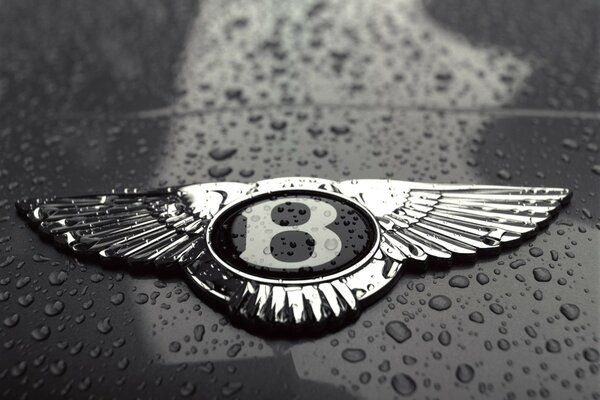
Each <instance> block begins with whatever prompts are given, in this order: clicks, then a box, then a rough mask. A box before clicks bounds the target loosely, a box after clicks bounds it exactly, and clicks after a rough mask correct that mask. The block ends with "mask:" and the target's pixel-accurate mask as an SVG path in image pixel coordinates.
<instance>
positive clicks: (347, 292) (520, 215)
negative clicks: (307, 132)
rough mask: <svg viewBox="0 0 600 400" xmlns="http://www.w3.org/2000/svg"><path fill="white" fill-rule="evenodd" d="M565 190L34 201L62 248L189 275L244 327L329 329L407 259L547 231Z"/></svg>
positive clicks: (266, 192) (289, 186) (382, 189)
mask: <svg viewBox="0 0 600 400" xmlns="http://www.w3.org/2000/svg"><path fill="white" fill-rule="evenodd" d="M570 195H571V193H570V191H569V190H568V189H560V188H526V187H505V186H483V185H437V184H420V183H413V182H402V181H393V180H376V179H373V180H370V179H364V180H351V181H344V182H335V181H331V180H326V179H317V178H276V179H268V180H263V181H259V182H256V183H254V184H245V183H230V182H222V183H205V184H196V185H188V186H182V187H177V188H166V189H159V190H155V191H150V192H144V193H141V192H140V193H138V192H137V191H126V192H124V193H120V194H116V193H111V194H106V195H95V196H94V195H92V196H81V197H68V198H41V199H27V200H22V201H18V202H17V208H18V209H19V211H20V212H21V213H23V214H25V215H26V216H27V217H28V218H29V219H30V220H31V221H32V222H34V223H36V224H37V225H38V226H39V229H40V230H41V231H42V232H44V233H46V234H48V235H50V236H51V237H52V238H54V239H55V240H56V241H57V242H58V243H61V244H63V245H66V246H67V247H69V248H70V249H72V250H74V251H76V252H80V253H92V254H99V255H100V256H101V257H102V258H106V259H111V260H119V259H120V260H125V261H126V262H127V263H128V264H129V265H139V266H140V267H141V268H143V269H149V268H156V269H158V270H165V269H173V268H175V269H183V271H184V272H185V274H186V276H187V277H188V278H189V279H188V281H189V284H190V286H191V287H192V288H193V289H195V290H197V291H198V292H199V293H202V294H205V295H207V297H208V298H209V299H211V300H214V301H216V303H218V304H220V305H222V306H224V307H225V309H226V310H228V312H229V314H230V315H231V316H232V317H234V318H235V319H237V320H241V321H244V322H248V323H251V324H252V325H253V326H259V327H262V328H268V329H270V330H275V331H277V332H280V331H284V330H285V331H290V330H291V331H294V332H301V331H302V332H306V331H313V332H314V331H318V330H320V329H323V328H327V327H332V326H340V325H342V324H344V323H345V322H347V321H350V320H353V319H354V318H356V317H357V316H358V314H359V311H360V309H361V307H364V306H365V305H366V304H368V303H369V302H371V301H373V300H375V299H376V298H377V297H378V296H380V295H382V294H383V293H384V291H385V289H386V288H388V287H389V286H390V285H391V284H392V283H393V282H394V281H395V279H397V278H398V277H399V276H400V272H401V269H402V267H403V266H404V265H406V263H407V261H409V260H415V261H417V262H425V261H427V260H429V259H442V260H450V259H451V258H455V257H462V258H467V259H469V258H471V259H473V258H474V257H476V256H477V255H480V254H489V253H495V252H498V251H499V250H500V247H501V246H506V245H514V244H517V243H519V242H520V240H521V239H522V238H523V237H527V236H529V235H532V234H534V233H535V232H536V231H537V229H538V228H539V227H540V226H542V225H543V224H544V223H546V222H547V221H548V220H549V219H550V217H551V216H552V215H553V214H554V213H555V211H556V210H557V209H558V208H559V207H560V205H561V203H566V202H567V201H568V199H569V197H570Z"/></svg>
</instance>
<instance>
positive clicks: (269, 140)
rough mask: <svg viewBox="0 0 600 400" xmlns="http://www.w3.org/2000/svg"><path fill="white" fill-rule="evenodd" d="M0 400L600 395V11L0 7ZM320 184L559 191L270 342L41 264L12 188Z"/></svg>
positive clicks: (384, 5)
mask: <svg viewBox="0 0 600 400" xmlns="http://www.w3.org/2000/svg"><path fill="white" fill-rule="evenodd" d="M0 15H2V20H3V21H7V23H3V24H1V25H0V59H2V60H3V62H2V65H1V66H0V100H1V104H2V106H1V107H0V149H1V151H2V159H1V161H0V190H1V192H0V193H1V194H0V250H1V251H2V254H1V255H0V311H1V315H0V317H1V319H2V325H0V342H1V343H2V353H1V354H2V356H1V357H0V397H2V398H27V397H29V398H88V397H93V398H182V397H189V398H215V397H216V398H285V397H290V398H315V397H318V398H332V399H338V398H339V399H346V398H395V397H396V398H403V397H407V398H418V399H436V398H439V399H448V398H490V399H513V398H514V399H517V398H518V399H520V398H553V399H595V398H598V397H600V388H599V385H598V383H597V381H598V367H599V361H600V356H599V352H598V347H599V346H598V327H599V323H598V320H599V312H598V300H599V295H598V286H599V281H600V275H599V267H600V265H599V264H600V261H599V260H600V253H599V250H598V240H599V230H600V219H599V217H598V215H599V212H600V203H599V201H598V197H597V196H598V193H597V188H598V187H599V184H600V156H599V152H598V145H599V142H600V139H599V136H598V135H599V131H600V113H599V112H598V109H599V107H600V81H599V77H598V73H597V71H598V69H599V68H600V49H599V39H598V38H599V36H600V35H599V29H600V28H599V24H598V22H597V21H598V20H599V17H600V7H599V5H598V3H597V2H592V1H590V2H586V1H581V2H576V3H572V2H566V1H543V2H542V1H540V2H520V1H509V2H502V3H496V2H492V1H479V2H476V1H465V0H452V1H427V2H418V1H407V0H402V1H390V2H387V1H386V2H376V1H368V2H359V1H356V2H354V1H351V2H316V3H310V4H309V3H306V4H304V3H295V2H278V1H256V2H251V3H248V2H234V1H231V2H220V1H207V2H198V3H196V2H189V1H188V2H178V3H173V4H171V3H169V2H160V1H148V2H143V3H142V2H119V3H116V2H115V3H107V4H104V3H103V4H101V3H98V2H91V1H90V2H88V1H85V2H78V3H75V4H66V3H59V4H53V5H43V4H38V3H34V2H27V1H19V2H17V1H15V2H6V3H5V4H4V7H2V9H1V11H0ZM278 176H316V177H321V178H329V179H336V180H345V179H351V178H391V179H403V180H415V181H424V182H449V183H454V182H455V183H481V184H483V183H486V184H507V185H528V186H551V187H568V188H570V189H571V190H573V191H574V197H573V199H572V201H571V203H570V204H569V205H568V206H567V207H566V208H565V209H563V210H562V211H561V213H560V214H559V215H558V217H557V218H556V219H554V220H553V222H552V223H551V224H550V226H549V227H547V228H546V229H544V230H542V232H541V233H540V234H539V235H538V236H537V237H535V238H533V239H529V240H527V241H525V242H524V243H523V244H522V245H521V246H520V247H517V248H511V249H507V250H505V251H503V252H502V253H501V254H500V255H499V256H498V257H492V258H485V259H480V260H478V261H477V262H475V263H471V264H459V265H455V266H453V267H452V268H448V267H446V266H437V265H433V266H429V268H428V269H426V270H422V269H419V268H418V267H416V266H415V267H413V268H411V269H409V270H408V271H407V272H406V273H405V274H404V276H403V277H402V278H401V279H400V280H399V281H398V283H397V284H396V286H395V287H393V288H392V289H391V290H390V291H389V292H388V293H387V294H386V295H384V297H383V298H382V299H381V300H380V301H378V302H376V303H375V304H373V305H372V306H370V307H369V308H368V309H366V310H364V312H363V313H362V315H361V316H360V318H359V319H358V321H356V323H354V324H353V325H350V326H347V327H344V328H343V329H341V330H339V331H336V332H331V333H329V334H327V335H324V336H322V337H310V338H293V339H289V338H288V339H286V338H282V337H264V336H260V335H256V334H252V333H249V332H247V331H246V330H244V329H241V328H240V327H237V326H233V325H231V324H230V323H229V322H228V319H227V317H226V316H225V315H223V314H220V313H218V312H216V311H214V310H213V309H212V308H211V307H210V306H208V305H206V304H204V303H203V301H202V300H200V299H198V298H197V297H196V296H195V295H194V294H193V293H192V292H191V291H190V289H189V288H188V286H187V285H186V283H185V282H184V281H183V279H182V277H181V276H177V275H165V276H160V275H155V274H148V273H143V272H142V273H140V272H139V271H136V272H133V271H128V270H126V269H122V268H121V269H115V268H114V267H111V265H107V264H105V263H99V262H97V261H95V260H93V259H92V260H90V259H82V258H77V257H75V256H73V255H72V254H69V253H67V252H63V251H60V250H57V249H55V248H54V246H52V244H51V243H48V242H46V241H43V240H42V238H41V237H40V236H39V235H38V234H36V233H35V232H34V231H33V230H31V229H30V228H29V227H28V226H27V223H26V222H25V221H24V220H23V219H21V218H19V217H18V216H17V214H16V211H15V209H14V205H13V203H14V201H15V200H16V199H19V198H22V197H32V196H34V197H40V196H48V195H71V194H85V193H102V192H107V191H110V189H112V188H116V189H122V188H131V187H138V188H153V187H159V186H165V185H180V184H191V183H197V182H207V181H241V182H254V181H256V180H260V179H264V178H270V177H278Z"/></svg>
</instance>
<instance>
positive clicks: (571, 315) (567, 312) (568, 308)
mask: <svg viewBox="0 0 600 400" xmlns="http://www.w3.org/2000/svg"><path fill="white" fill-rule="evenodd" d="M560 312H561V313H562V315H564V316H565V317H566V318H567V319H568V320H569V321H573V320H576V319H577V317H579V313H580V311H579V307H577V306H576V305H575V304H563V305H561V306H560Z"/></svg>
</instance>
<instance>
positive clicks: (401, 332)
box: [385, 321, 412, 343]
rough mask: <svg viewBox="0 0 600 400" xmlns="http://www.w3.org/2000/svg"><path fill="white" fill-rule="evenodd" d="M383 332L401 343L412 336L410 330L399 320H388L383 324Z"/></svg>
mask: <svg viewBox="0 0 600 400" xmlns="http://www.w3.org/2000/svg"><path fill="white" fill-rule="evenodd" d="M385 332H386V333H387V334H388V335H390V337H391V338H392V339H394V340H395V341H396V342H398V343H402V342H404V341H406V340H408V339H409V338H410V337H411V336H412V332H411V330H410V329H409V328H408V326H406V324H405V323H404V322H401V321H391V322H389V323H388V324H387V325H386V326H385Z"/></svg>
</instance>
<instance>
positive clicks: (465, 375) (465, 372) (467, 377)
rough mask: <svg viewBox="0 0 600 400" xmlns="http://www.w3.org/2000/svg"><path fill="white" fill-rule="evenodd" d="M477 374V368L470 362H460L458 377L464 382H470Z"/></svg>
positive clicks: (457, 369) (457, 371)
mask: <svg viewBox="0 0 600 400" xmlns="http://www.w3.org/2000/svg"><path fill="white" fill-rule="evenodd" d="M474 376H475V370H474V369H473V367H471V366H470V365H469V364H460V365H459V366H458V367H457V368H456V379H458V380H459V381H460V382H462V383H469V382H471V381H472V380H473V377H474Z"/></svg>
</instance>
